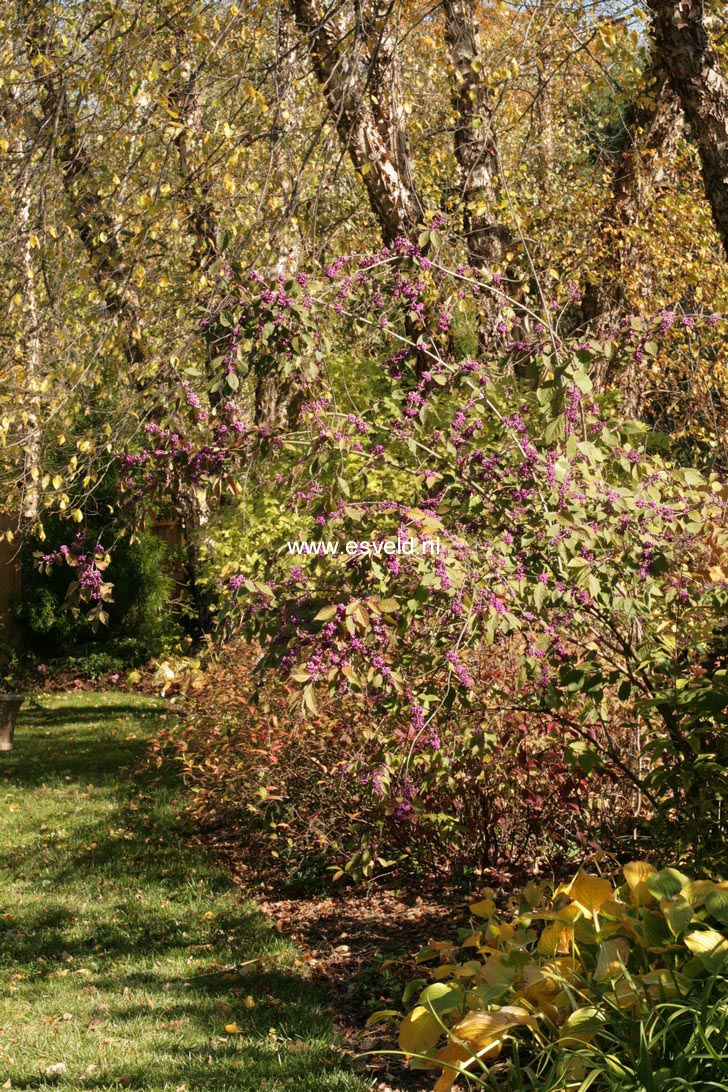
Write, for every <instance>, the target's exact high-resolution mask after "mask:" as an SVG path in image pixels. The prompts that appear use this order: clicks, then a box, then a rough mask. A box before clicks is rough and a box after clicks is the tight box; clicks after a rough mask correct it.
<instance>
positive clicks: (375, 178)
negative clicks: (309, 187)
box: [287, 0, 422, 244]
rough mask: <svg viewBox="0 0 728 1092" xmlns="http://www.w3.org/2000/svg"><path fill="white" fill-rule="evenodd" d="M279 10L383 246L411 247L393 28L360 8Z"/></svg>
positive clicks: (312, 4) (385, 18) (410, 192)
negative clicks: (403, 242)
mask: <svg viewBox="0 0 728 1092" xmlns="http://www.w3.org/2000/svg"><path fill="white" fill-rule="evenodd" d="M287 3H288V5H289V9H290V11H291V13H292V15H293V17H294V19H295V22H296V26H297V27H298V30H299V32H300V33H301V35H303V37H304V40H305V41H306V43H307V47H308V52H309V55H310V58H311V63H312V65H313V70H314V73H315V75H316V78H317V80H318V83H319V86H320V88H321V92H322V94H323V97H324V100H325V102H326V107H327V110H328V114H329V117H330V118H331V121H332V122H333V124H334V125H335V127H336V131H337V133H338V135H339V139H340V142H341V145H342V147H343V148H344V149H345V150H346V152H347V153H348V155H349V157H350V159H351V161H352V163H353V165H354V167H355V168H356V170H357V171H359V172H360V174H361V177H362V179H363V182H364V186H365V188H366V191H367V196H368V199H369V205H370V207H371V209H372V212H373V213H374V215H375V217H376V219H377V221H378V223H379V226H380V229H381V232H382V237H383V239H384V242H385V243H387V244H390V243H392V242H393V241H394V240H395V239H396V238H398V237H404V238H407V239H414V238H415V237H416V234H417V229H418V225H419V224H420V222H421V220H422V204H421V201H420V199H419V196H418V193H417V188H416V185H415V182H414V176H413V171H412V162H411V157H410V151H409V144H408V140H407V131H406V127H405V124H404V121H405V112H404V103H403V101H402V92H401V85H400V79H399V60H398V49H397V45H398V34H397V29H398V28H397V25H396V22H395V21H394V20H393V19H392V18H391V5H388V4H387V3H385V2H382V0H363V2H362V3H361V4H357V5H356V9H357V10H356V11H354V12H351V11H350V10H349V8H348V6H344V5H341V4H339V3H336V2H335V0H324V3H319V2H318V0H287ZM342 7H344V11H342ZM347 15H348V20H347V18H345V17H346V16H347Z"/></svg>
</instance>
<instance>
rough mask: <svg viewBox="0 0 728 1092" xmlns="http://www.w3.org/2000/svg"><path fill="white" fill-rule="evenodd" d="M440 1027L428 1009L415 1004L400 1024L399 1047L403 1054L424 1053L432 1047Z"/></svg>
mask: <svg viewBox="0 0 728 1092" xmlns="http://www.w3.org/2000/svg"><path fill="white" fill-rule="evenodd" d="M441 1031H442V1028H441V1027H440V1024H439V1022H438V1020H437V1018H436V1017H435V1015H434V1013H432V1012H431V1011H430V1010H429V1009H426V1008H425V1006H424V1005H417V1006H416V1007H415V1008H413V1009H412V1012H411V1013H409V1015H408V1016H405V1018H404V1020H403V1021H402V1023H401V1024H400V1028H399V1047H400V1050H403V1051H404V1052H405V1054H424V1053H425V1052H426V1051H428V1050H430V1049H431V1048H432V1047H434V1045H435V1043H436V1042H437V1040H438V1039H439V1038H440V1033H441Z"/></svg>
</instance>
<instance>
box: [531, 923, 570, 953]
mask: <svg viewBox="0 0 728 1092" xmlns="http://www.w3.org/2000/svg"><path fill="white" fill-rule="evenodd" d="M573 939H574V930H573V928H572V927H571V926H570V925H563V924H562V923H561V922H558V921H555V922H553V923H552V924H551V925H547V926H546V928H545V929H544V931H543V932H542V933H541V936H540V937H539V938H538V950H539V952H540V953H541V955H547V956H554V955H562V954H564V953H565V952H568V951H569V949H570V947H571V943H572V941H573Z"/></svg>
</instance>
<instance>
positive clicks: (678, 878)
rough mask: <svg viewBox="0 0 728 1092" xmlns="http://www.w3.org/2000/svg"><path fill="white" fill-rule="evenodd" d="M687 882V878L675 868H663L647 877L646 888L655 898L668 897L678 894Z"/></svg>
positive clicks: (688, 881)
mask: <svg viewBox="0 0 728 1092" xmlns="http://www.w3.org/2000/svg"><path fill="white" fill-rule="evenodd" d="M688 883H690V880H689V878H688V877H687V876H685V875H683V873H682V872H678V870H677V869H676V868H663V869H662V871H661V872H653V873H652V875H651V876H648V877H647V888H648V890H649V892H650V894H651V895H654V896H655V898H656V899H670V898H672V897H673V895H679V894H680V892H681V891H682V889H683V887H685V886H686V885H687V884H688Z"/></svg>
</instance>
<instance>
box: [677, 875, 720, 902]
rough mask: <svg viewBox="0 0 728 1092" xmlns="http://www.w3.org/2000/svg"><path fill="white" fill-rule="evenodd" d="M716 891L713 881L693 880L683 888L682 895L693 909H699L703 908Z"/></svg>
mask: <svg viewBox="0 0 728 1092" xmlns="http://www.w3.org/2000/svg"><path fill="white" fill-rule="evenodd" d="M715 890H716V885H715V884H714V883H713V881H712V880H691V881H690V883H689V884H686V886H685V887H683V889H682V891H681V892H680V894H681V895H682V897H683V898H684V899H685V900H686V902H689V903H690V905H691V906H692V907H693V908H697V907H698V906H702V905H703V903H704V902H705V900H706V899H707V897H708V895H710V893H711V892H712V891H715Z"/></svg>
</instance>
